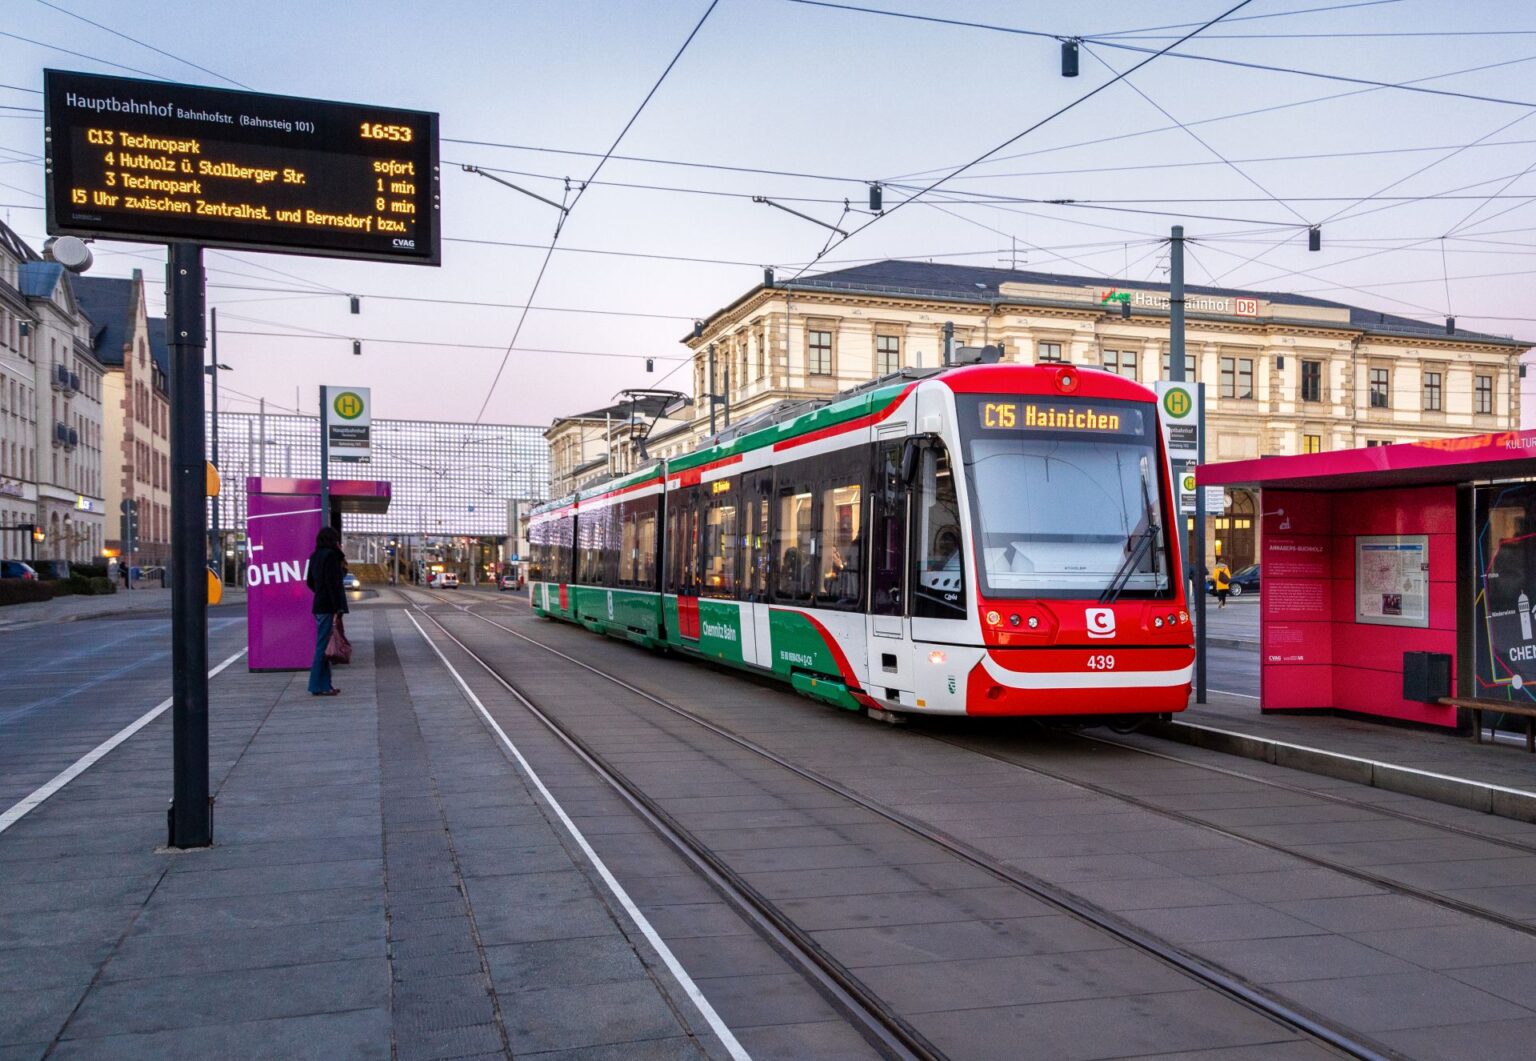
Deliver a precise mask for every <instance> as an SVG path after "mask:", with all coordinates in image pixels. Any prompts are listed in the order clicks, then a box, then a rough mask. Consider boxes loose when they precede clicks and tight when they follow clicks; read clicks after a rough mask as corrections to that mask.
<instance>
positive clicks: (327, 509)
mask: <svg viewBox="0 0 1536 1061" xmlns="http://www.w3.org/2000/svg"><path fill="white" fill-rule="evenodd" d="M330 525H331V395H330V388H329V387H327V386H325V384H323V383H322V384H321V385H320V526H322V527H329V526H330Z"/></svg>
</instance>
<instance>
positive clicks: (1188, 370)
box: [1162, 350, 1195, 381]
mask: <svg viewBox="0 0 1536 1061" xmlns="http://www.w3.org/2000/svg"><path fill="white" fill-rule="evenodd" d="M1162 378H1163V379H1172V378H1173V354H1171V353H1169V352H1168V351H1166V350H1164V351H1163V376H1162ZM1194 378H1195V355H1194V354H1190V353H1186V354H1185V355H1184V379H1185V380H1186V381H1193V380H1194Z"/></svg>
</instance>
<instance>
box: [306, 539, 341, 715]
mask: <svg viewBox="0 0 1536 1061" xmlns="http://www.w3.org/2000/svg"><path fill="white" fill-rule="evenodd" d="M346 570H347V558H346V556H345V555H343V553H342V551H341V533H340V532H339V531H337V529H336V528H335V527H321V528H320V533H319V534H317V535H315V551H314V552H313V553H311V554H310V555H309V569H308V571H307V572H306V573H305V575H304V584H305V585H307V586H308V587H309V589H310V592H311V593H313V594H314V595H315V601H314V604H313V605H311V607H310V612H311V613H313V615H314V617H315V658H314V662H312V663H311V664H310V665H309V694H310V695H311V696H335V695H336V694H337V693H339V692H340V691H341V690H340V689H337V688H336V687H335V686H334V685H332V684H331V661H330V660H328V659H326V658H325V651H326V649H327V647H329V645H330V642H331V630H332V629H333V628H334V627H335V625H336V620H337V619H338V618H339V617H341V616H342V615H344V614H346V611H347V594H346V591H345V590H344V589H342V585H341V578H342V575H344V574H346Z"/></svg>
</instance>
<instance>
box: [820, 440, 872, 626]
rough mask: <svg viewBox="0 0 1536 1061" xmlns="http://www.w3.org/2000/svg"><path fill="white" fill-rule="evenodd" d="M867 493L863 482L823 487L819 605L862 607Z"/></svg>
mask: <svg viewBox="0 0 1536 1061" xmlns="http://www.w3.org/2000/svg"><path fill="white" fill-rule="evenodd" d="M861 455H862V454H861ZM861 478H862V477H861ZM863 494H864V490H863V485H862V484H861V483H859V482H853V483H849V482H846V481H843V482H831V483H825V484H823V486H822V490H821V527H820V530H821V534H820V539H821V549H820V556H821V564H820V572H819V577H818V578H817V581H816V600H817V603H819V604H824V605H827V606H828V607H833V608H850V609H852V608H857V607H858V606H859V603H860V598H861V597H862V594H861V593H860V589H861V588H862V584H863V581H864V579H863V564H862V559H863V558H862V556H861V553H862V551H863V549H864V537H863V529H864V527H863V520H864V512H863V506H862V502H863Z"/></svg>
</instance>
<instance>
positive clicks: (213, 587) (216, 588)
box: [207, 464, 224, 604]
mask: <svg viewBox="0 0 1536 1061" xmlns="http://www.w3.org/2000/svg"><path fill="white" fill-rule="evenodd" d="M208 467H210V468H212V467H213V465H211V464H210V465H208ZM207 574H208V603H209V604H217V603H219V601H221V600H223V599H224V580H223V579H221V578H220V577H219V576H218V574H217V572H214V571H209V572H208V573H207Z"/></svg>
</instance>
